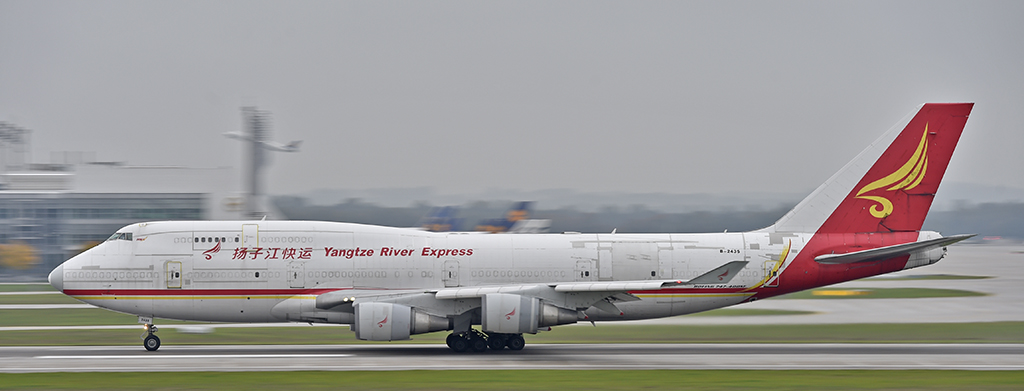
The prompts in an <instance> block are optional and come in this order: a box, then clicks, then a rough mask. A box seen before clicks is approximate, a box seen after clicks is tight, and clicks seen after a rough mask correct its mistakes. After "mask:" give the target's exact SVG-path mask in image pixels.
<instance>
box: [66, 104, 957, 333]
mask: <svg viewBox="0 0 1024 391" xmlns="http://www.w3.org/2000/svg"><path fill="white" fill-rule="evenodd" d="M972 108H973V103H928V104H923V105H921V106H919V107H918V108H917V110H915V111H913V112H911V113H910V114H909V115H908V116H906V117H905V118H903V119H902V120H901V121H900V122H899V123H898V124H897V125H896V126H894V127H893V128H892V129H891V130H889V131H888V132H886V133H884V134H883V135H882V136H881V138H879V139H878V140H877V141H875V142H874V143H872V144H871V145H870V146H869V147H868V148H867V149H865V150H864V151H863V152H861V153H860V154H859V155H857V156H856V157H855V158H854V159H853V161H851V162H850V163H849V164H847V165H846V166H844V167H843V168H842V169H840V170H839V172H838V173H836V174H835V175H833V176H832V177H831V178H829V179H828V180H826V181H825V183H824V184H822V185H821V186H820V187H818V188H817V189H816V190H814V192H812V193H811V194H810V195H809V196H807V198H805V199H804V200H803V201H801V202H800V203H799V204H797V205H796V206H795V207H794V208H793V209H792V210H791V211H789V212H788V213H786V214H785V215H783V216H782V217H781V218H780V219H779V220H778V221H776V222H775V223H774V224H772V225H771V226H768V227H765V228H762V229H758V230H754V231H750V232H726V233H703V234H688V233H684V234H627V233H615V232H613V233H610V234H582V233H573V232H566V233H562V234H535V235H534V234H523V235H484V234H479V233H458V232H456V233H435V232H427V231H423V230H417V229H406V228H394V227H382V226H371V225H360V224H347V223H332V222H317V221H158V222H143V223H137V224H132V225H129V226H126V227H124V228H122V229H120V230H118V231H117V232H115V233H114V234H113V235H111V237H110V239H109V240H107V241H105V242H103V243H102V244H100V245H97V246H96V247H93V248H91V249H89V250H87V251H85V252H83V253H81V254H79V255H76V256H74V257H73V258H71V259H69V260H67V261H65V262H64V263H63V264H61V265H60V266H57V267H56V268H55V269H54V270H53V271H52V272H51V273H50V275H49V282H50V284H52V285H53V286H54V287H55V288H56V289H57V290H59V291H61V292H63V293H64V294H65V295H67V296H70V297H73V298H75V299H78V300H80V301H83V302H85V303H89V304H92V305H95V306H98V307H102V308H106V309H110V310H114V311H118V312H123V313H128V314H134V315H137V316H138V317H139V322H140V323H142V324H144V328H145V330H146V333H145V334H143V335H145V338H144V341H143V346H144V347H145V348H146V349H147V350H150V351H155V350H157V349H158V348H159V347H160V339H159V338H158V337H157V336H156V335H155V333H156V332H157V326H156V325H155V324H154V319H156V318H163V319H181V320H193V321H211V322H253V323H258V322H282V321H289V322H310V323H312V322H316V323H334V324H348V325H350V327H351V330H352V331H354V332H355V336H356V337H357V338H358V339H361V340H370V341H395V340H406V339H409V338H410V337H411V336H413V335H417V334H422V333H430V332H440V331H446V332H449V335H448V337H447V339H446V343H447V345H448V347H449V348H451V350H453V351H455V352H467V351H474V352H482V351H485V350H488V349H490V350H512V351H515V350H521V349H523V348H524V346H525V344H526V342H525V339H524V337H523V335H524V334H535V333H537V332H538V331H542V330H549V329H550V328H551V327H552V326H558V325H566V324H573V323H577V322H587V321H591V322H596V321H618V320H635V319H650V318H660V317H668V316H675V315H684V314H690V313H695V312H700V311H706V310H711V309H715V308H721V307H726V306H731V305H736V304H741V303H749V302H753V301H755V300H761V299H765V298H769V297H773V296H778V295H782V294H786V293H791V292H796V291H800V290H805V289H810V288H815V287H820V286H825V285H831V284H835V283H839V282H843V281H850V280H855V279H859V278H864V277H869V276H874V275H879V274H884V273H889V272H894V271H898V270H904V269H910V268H916V267H920V266H925V265H930V264H933V263H935V262H938V261H939V260H940V259H942V258H943V257H944V256H945V255H946V246H948V245H951V244H953V243H956V242H959V241H961V240H964V239H967V238H969V237H972V236H974V235H956V236H949V237H943V236H942V235H940V234H939V233H937V232H930V231H921V227H922V224H923V221H924V219H925V216H926V215H927V212H928V209H929V207H930V206H931V202H932V199H933V198H934V195H935V192H936V190H937V189H938V187H939V182H940V181H941V179H942V176H943V174H944V172H945V170H946V167H947V165H948V164H949V160H950V157H951V156H952V154H953V150H954V148H955V147H956V144H957V142H958V140H959V138H960V134H961V133H962V131H963V128H964V126H965V124H966V122H967V118H968V115H969V114H970V111H971V109H972ZM794 152H795V151H794ZM769 158H770V155H769ZM796 168H797V167H779V166H772V165H770V164H768V165H765V166H763V167H761V170H762V172H761V174H762V175H774V176H776V177H778V178H779V180H786V178H787V177H788V176H791V175H794V170H795V169H796ZM474 326H478V327H474Z"/></svg>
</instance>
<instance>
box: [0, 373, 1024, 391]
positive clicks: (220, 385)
mask: <svg viewBox="0 0 1024 391" xmlns="http://www.w3.org/2000/svg"><path fill="white" fill-rule="evenodd" d="M1021 384H1024V372H1022V371H992V372H984V371H749V370H731V371H723V370H709V371H694V370H647V371H616V370H601V371H589V370H588V371H579V370H523V371H501V370H498V371H457V370H453V371H395V372H379V371H352V372H311V371H307V372H188V373H180V372H178V373H174V372H172V373H166V372H154V373H30V374H0V390H6V389H76V390H134V389H146V390H182V389H190V390H245V391H250V390H282V389H307V390H333V389H345V390H555V389H557V390H594V389H599V390H631V391H632V390H894V389H895V390H1019V389H1020V388H1021Z"/></svg>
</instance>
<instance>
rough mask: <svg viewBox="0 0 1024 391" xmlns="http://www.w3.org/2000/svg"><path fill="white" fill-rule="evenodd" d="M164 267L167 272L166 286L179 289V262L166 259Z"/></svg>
mask: <svg viewBox="0 0 1024 391" xmlns="http://www.w3.org/2000/svg"><path fill="white" fill-rule="evenodd" d="M164 268H165V269H166V270H165V271H166V272H167V288H168V289H181V262H178V261H167V263H166V264H165V265H164Z"/></svg>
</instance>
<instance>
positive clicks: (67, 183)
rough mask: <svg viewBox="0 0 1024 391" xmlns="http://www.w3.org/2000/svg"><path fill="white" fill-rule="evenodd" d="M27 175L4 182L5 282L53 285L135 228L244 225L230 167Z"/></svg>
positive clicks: (45, 168)
mask: <svg viewBox="0 0 1024 391" xmlns="http://www.w3.org/2000/svg"><path fill="white" fill-rule="evenodd" d="M27 168H30V169H29V170H25V171H22V172H14V173H8V174H3V175H0V181H2V183H0V263H3V265H4V267H0V279H3V280H38V279H40V278H45V276H46V275H47V274H48V273H49V272H50V270H52V269H53V268H54V267H56V266H57V265H59V264H60V263H61V262H63V261H65V260H67V259H68V258H70V257H72V256H74V255H75V254H77V253H79V252H81V251H83V250H84V249H86V248H88V247H91V246H92V245H95V244H96V243H99V242H102V241H104V240H106V239H107V237H109V236H110V234H112V233H114V232H115V231H116V230H118V229H119V228H121V227H124V226H126V225H129V224H134V223H138V222H143V221H156V220H235V219H242V218H243V200H244V197H243V196H242V195H241V194H239V193H238V192H237V191H235V192H233V191H229V190H228V189H239V188H240V186H239V182H240V179H239V175H238V174H237V171H236V170H234V169H231V168H227V167H224V168H207V169H204V168H187V167H166V166H158V167H154V166H142V167H140V166H129V165H124V164H117V163H82V164H67V165H63V164H62V165H33V166H31V167H27ZM11 257H14V258H15V259H11ZM18 257H21V258H23V259H16V258H18ZM4 258H7V259H4ZM24 258H31V259H24ZM19 262H20V264H19ZM25 265H30V266H29V267H27V268H23V267H25ZM14 266H18V267H14Z"/></svg>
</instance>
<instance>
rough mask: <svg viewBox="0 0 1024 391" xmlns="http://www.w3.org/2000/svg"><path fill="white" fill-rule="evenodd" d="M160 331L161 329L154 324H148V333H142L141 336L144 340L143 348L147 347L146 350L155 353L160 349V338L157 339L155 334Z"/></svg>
mask: <svg viewBox="0 0 1024 391" xmlns="http://www.w3.org/2000/svg"><path fill="white" fill-rule="evenodd" d="M159 330H160V329H158V328H157V327H156V325H154V324H149V323H147V324H146V332H145V333H142V336H140V338H142V346H143V347H145V348H146V350H148V351H151V352H155V351H156V350H157V349H160V337H157V336H156V334H154V333H156V332H157V331H159Z"/></svg>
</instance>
